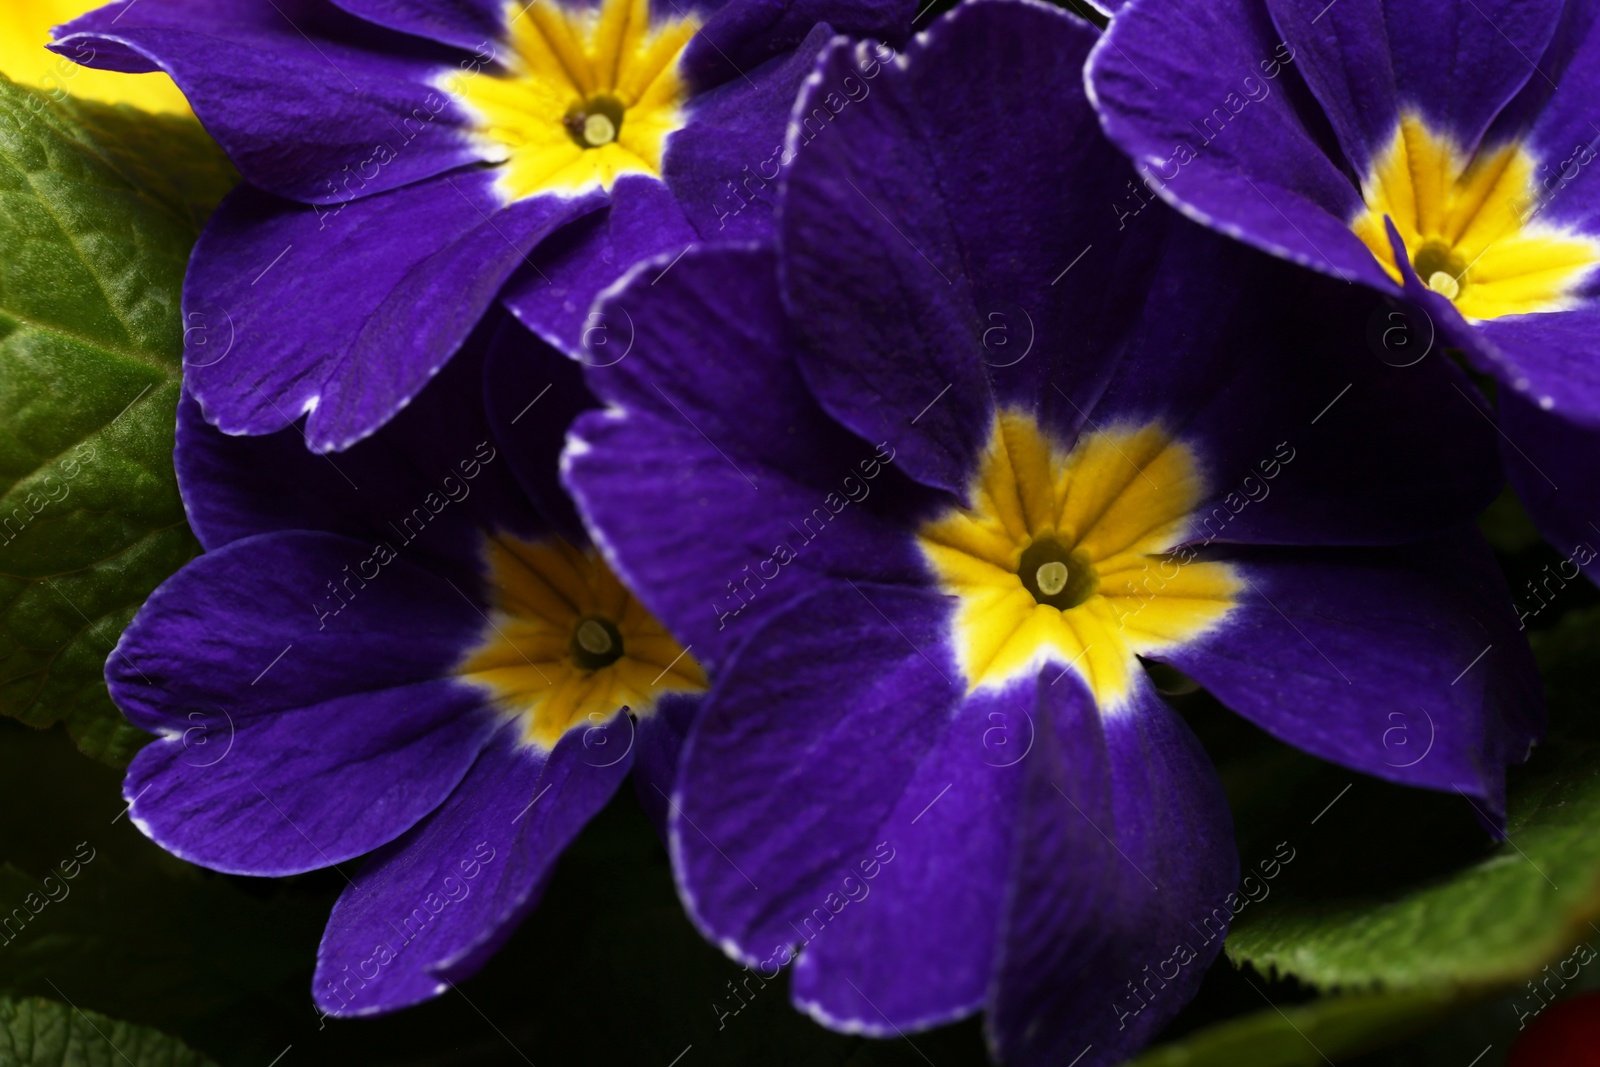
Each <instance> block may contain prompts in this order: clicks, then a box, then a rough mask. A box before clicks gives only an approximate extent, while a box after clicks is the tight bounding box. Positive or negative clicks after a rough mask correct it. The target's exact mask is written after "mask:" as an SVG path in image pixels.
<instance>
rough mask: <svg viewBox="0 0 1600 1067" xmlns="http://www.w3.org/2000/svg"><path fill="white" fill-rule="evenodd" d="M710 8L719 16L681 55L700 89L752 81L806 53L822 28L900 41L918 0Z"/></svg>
mask: <svg viewBox="0 0 1600 1067" xmlns="http://www.w3.org/2000/svg"><path fill="white" fill-rule="evenodd" d="M706 6H707V7H713V6H715V7H717V12H716V14H715V15H714V16H713V17H712V18H711V19H710V21H708V22H707V23H706V25H705V28H704V29H702V30H701V31H700V32H699V33H698V34H697V35H696V36H695V38H694V40H693V41H691V42H689V47H688V48H687V49H685V51H684V57H683V70H684V72H685V73H686V74H687V75H688V76H689V77H690V79H691V80H692V81H693V82H694V84H695V85H698V86H701V87H702V88H705V87H710V86H713V85H717V84H720V83H722V82H728V81H732V80H734V79H741V78H745V77H754V76H755V71H756V68H758V67H760V66H761V65H762V64H763V63H765V62H766V61H767V60H769V59H771V58H773V57H774V56H777V55H780V54H782V53H784V52H788V51H791V50H794V51H800V52H803V51H805V50H806V47H807V45H806V43H802V42H808V35H809V34H811V33H812V30H813V27H815V26H817V25H818V24H823V25H825V26H827V27H828V30H827V32H829V33H833V32H838V33H845V34H849V35H851V36H852V37H877V38H880V39H884V40H888V41H894V42H898V41H901V40H903V39H904V38H905V37H906V35H907V34H909V33H910V31H911V18H912V16H913V15H914V14H915V13H916V10H917V6H916V4H915V2H914V0H728V2H726V3H722V4H720V5H716V4H708V5H706ZM818 43H819V44H820V42H818ZM812 53H813V54H815V50H814V49H813V50H812Z"/></svg>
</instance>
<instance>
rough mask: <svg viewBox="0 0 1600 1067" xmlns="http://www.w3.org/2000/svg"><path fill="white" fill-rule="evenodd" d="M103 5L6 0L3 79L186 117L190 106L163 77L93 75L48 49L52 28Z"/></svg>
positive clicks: (97, 1) (79, 0)
mask: <svg viewBox="0 0 1600 1067" xmlns="http://www.w3.org/2000/svg"><path fill="white" fill-rule="evenodd" d="M101 3H102V0H7V2H6V3H5V4H3V5H0V73H3V74H5V76H6V77H8V78H10V79H11V80H12V81H14V82H17V83H18V84H20V85H31V86H34V87H35V88H37V89H43V90H44V91H45V92H47V93H49V94H50V95H51V96H53V97H56V98H57V99H64V98H66V97H74V98H76V99H80V100H99V101H101V102H102V103H107V104H132V105H133V106H135V107H141V108H144V109H145V110H146V111H168V112H173V113H176V114H188V112H189V103H188V101H186V100H185V99H184V98H183V93H181V92H180V91H179V90H178V87H177V86H176V85H174V84H173V82H172V79H171V78H169V77H167V76H166V75H165V74H160V73H155V74H120V73H118V72H117V71H114V70H94V69H92V68H90V67H84V66H79V65H78V64H77V63H74V62H73V61H72V60H70V59H67V58H66V57H64V56H58V55H56V54H55V53H54V52H51V51H47V50H46V49H45V45H47V44H49V43H50V30H51V28H52V27H54V26H59V25H61V24H62V23H65V22H71V21H72V20H73V19H75V18H77V17H78V16H79V15H82V14H84V13H85V12H88V11H91V10H93V9H94V8H97V7H100V6H101ZM81 47H83V48H84V49H87V48H88V46H87V45H83V46H81ZM80 58H82V59H85V60H87V59H88V58H89V57H88V55H83V56H81V57H80Z"/></svg>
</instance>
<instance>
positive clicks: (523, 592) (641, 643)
mask: <svg viewBox="0 0 1600 1067" xmlns="http://www.w3.org/2000/svg"><path fill="white" fill-rule="evenodd" d="M488 563H489V576H490V582H491V587H492V589H493V597H494V605H493V609H492V610H491V611H490V613H489V619H488V622H487V623H486V624H485V626H484V630H483V634H482V636H481V637H480V638H479V641H478V643H477V645H476V646H474V647H473V648H472V649H471V650H470V651H469V653H468V654H467V656H466V657H465V659H464V661H463V663H462V664H461V666H460V667H458V668H457V674H458V675H459V676H460V677H462V678H464V679H465V680H467V681H469V682H472V683H473V684H475V685H479V686H482V687H483V688H484V689H486V690H487V691H488V692H489V693H490V695H491V697H492V698H493V700H494V702H495V705H496V706H497V707H499V708H500V709H501V710H502V711H504V712H506V713H507V714H509V715H514V716H517V717H518V718H520V719H521V720H522V723H523V736H524V737H525V738H526V739H527V741H528V742H529V743H530V744H534V745H537V746H538V747H540V748H543V749H546V750H548V749H551V748H554V747H555V745H556V742H558V741H560V740H561V736H562V735H563V734H565V733H566V732H567V731H568V730H571V729H573V728H574V727H590V726H595V725H599V724H600V723H603V722H605V721H606V720H608V719H610V718H611V717H612V716H613V715H614V714H616V712H617V711H618V709H621V708H627V709H628V710H630V711H632V712H633V713H634V714H635V715H639V716H644V715H648V714H650V713H651V712H652V711H654V710H655V706H656V701H657V699H658V698H659V697H660V696H661V695H662V694H663V693H695V692H700V691H701V690H704V689H705V687H706V677H705V673H704V672H703V671H702V670H701V669H700V665H699V664H698V663H696V662H695V661H694V660H693V659H692V658H690V657H689V656H688V655H687V654H686V652H685V650H684V649H683V648H682V647H681V646H680V645H679V644H678V642H677V641H676V640H674V639H673V637H672V635H671V634H669V633H667V631H666V630H665V629H664V628H663V627H662V626H661V624H660V623H658V622H657V621H656V620H655V619H654V618H653V617H652V616H651V615H650V613H649V612H647V611H645V609H644V607H643V606H642V605H641V604H640V603H639V602H638V601H637V600H636V599H634V597H633V594H631V593H629V592H628V590H627V588H626V587H625V586H623V584H622V583H621V582H620V581H618V580H617V577H616V575H614V574H612V573H611V568H609V567H607V566H606V564H605V562H604V561H603V560H602V559H601V558H600V556H599V554H598V553H596V552H595V551H594V550H593V549H590V550H589V551H587V552H581V551H579V550H578V549H576V548H573V547H572V546H571V545H569V544H567V543H566V542H565V541H562V540H559V539H552V540H548V541H523V540H520V539H518V538H514V537H502V538H498V539H496V540H492V541H490V542H489V546H488Z"/></svg>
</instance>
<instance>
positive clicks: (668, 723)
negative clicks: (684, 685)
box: [633, 693, 701, 842]
mask: <svg viewBox="0 0 1600 1067" xmlns="http://www.w3.org/2000/svg"><path fill="white" fill-rule="evenodd" d="M700 703H701V698H700V697H698V696H689V695H687V694H684V693H664V694H662V696H661V699H660V701H659V702H658V703H657V704H656V712H655V714H654V715H650V716H647V717H645V718H643V719H640V720H639V723H638V728H639V736H638V740H637V741H635V742H634V746H633V785H634V791H635V793H636V794H637V795H638V797H639V806H640V807H642V808H644V813H645V814H646V815H647V816H649V817H650V822H651V824H652V825H653V826H655V828H656V833H657V834H659V835H660V836H661V840H662V841H663V842H665V841H666V840H667V815H668V812H669V811H670V807H669V803H668V802H669V801H670V800H671V797H672V791H673V790H674V789H675V788H676V787H677V782H678V757H679V755H680V754H681V753H682V752H683V745H684V742H685V741H687V740H688V739H689V728H690V726H692V725H693V724H694V718H695V715H696V714H697V713H698V712H699V711H700Z"/></svg>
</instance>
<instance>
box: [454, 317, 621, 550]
mask: <svg viewBox="0 0 1600 1067" xmlns="http://www.w3.org/2000/svg"><path fill="white" fill-rule="evenodd" d="M504 320H505V321H504V322H503V324H502V325H501V326H500V327H499V328H498V329H497V330H495V332H494V335H493V340H492V341H491V342H490V345H489V356H488V359H487V361H486V362H485V363H484V364H483V365H482V366H481V368H480V369H479V371H478V379H479V380H480V381H481V387H480V388H481V391H482V397H483V400H482V408H483V409H484V410H486V411H487V414H488V420H489V424H490V425H492V426H493V427H494V437H495V440H496V441H497V442H499V443H500V445H501V447H502V448H503V449H504V451H505V455H506V457H507V464H508V466H509V469H510V471H511V473H512V475H513V476H514V477H515V478H516V483H517V485H518V486H520V488H521V490H522V493H523V494H524V495H525V496H526V497H527V498H528V499H529V500H531V501H533V502H534V504H535V505H536V506H537V507H538V509H539V512H540V514H542V515H543V516H544V517H545V518H546V520H547V521H548V522H549V523H550V525H551V526H552V527H553V528H554V529H555V531H556V532H557V533H558V534H560V535H561V536H562V537H563V538H565V539H566V540H567V541H568V543H570V544H573V545H583V544H586V543H587V542H588V540H589V535H588V533H587V532H586V531H585V530H584V528H583V524H582V523H581V522H579V521H578V513H577V510H576V509H575V508H574V507H573V504H572V498H571V497H569V496H568V495H567V493H566V490H565V489H563V488H562V487H561V470H560V466H561V448H562V444H563V442H564V441H565V440H566V436H567V431H568V430H570V429H571V428H572V424H573V422H574V420H576V419H577V417H578V416H579V415H581V414H582V413H583V412H585V411H589V410H591V409H593V408H596V407H599V406H600V402H599V401H598V400H596V399H595V396H594V394H593V393H591V392H590V391H589V388H588V386H586V385H585V384H584V382H583V368H582V367H581V366H580V365H579V364H578V363H577V361H575V360H571V359H568V358H567V357H566V356H564V355H562V354H561V353H560V352H557V351H556V350H555V349H553V348H551V347H550V346H549V345H547V344H545V343H544V342H543V341H541V340H539V339H538V338H537V337H535V336H534V335H533V334H531V333H529V332H528V331H527V330H526V329H524V328H523V327H522V326H521V325H519V324H518V323H517V321H516V320H515V319H513V318H511V316H509V315H505V316H504ZM423 396H427V393H426V392H424V393H423Z"/></svg>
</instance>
